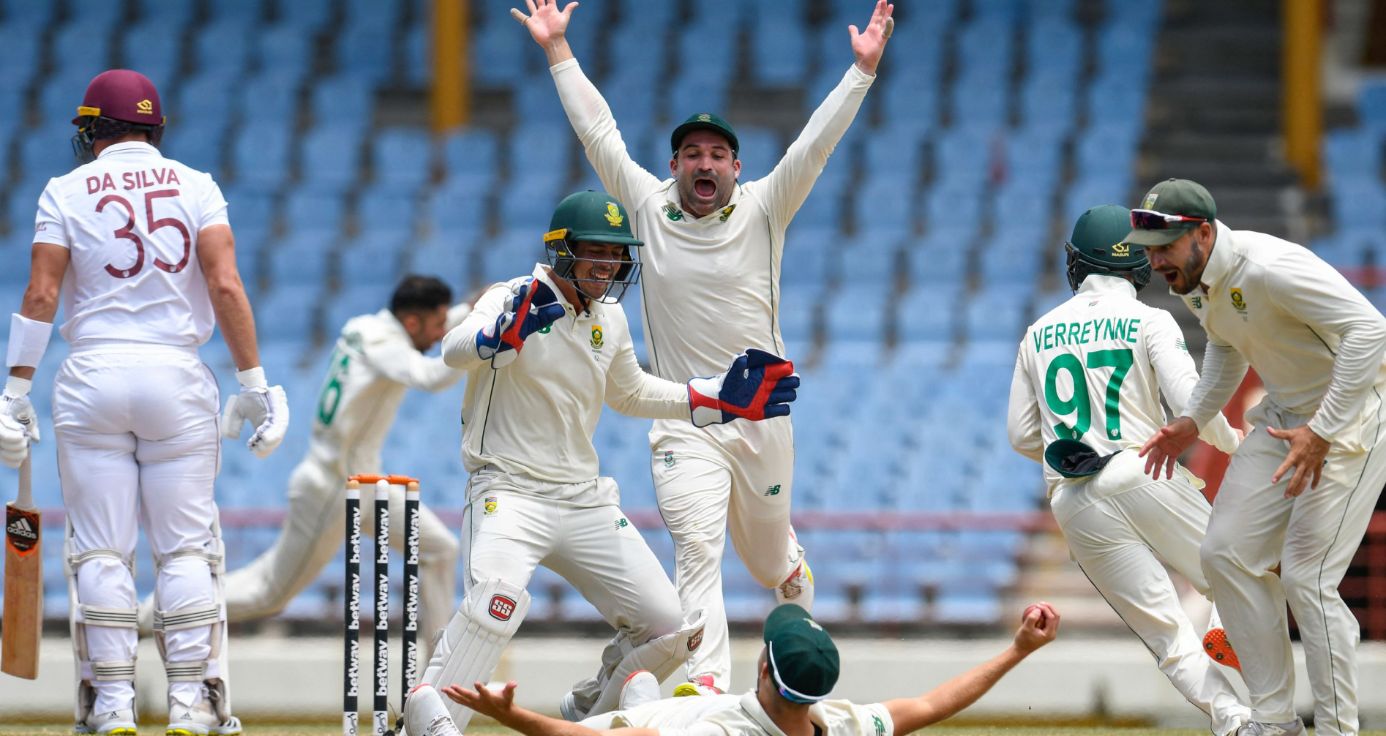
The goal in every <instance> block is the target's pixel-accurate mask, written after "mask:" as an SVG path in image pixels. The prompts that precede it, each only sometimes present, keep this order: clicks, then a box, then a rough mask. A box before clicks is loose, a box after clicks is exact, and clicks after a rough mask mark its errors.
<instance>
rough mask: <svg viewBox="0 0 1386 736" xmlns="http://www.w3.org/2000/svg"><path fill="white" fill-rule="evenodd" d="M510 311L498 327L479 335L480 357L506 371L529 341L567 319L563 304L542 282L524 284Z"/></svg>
mask: <svg viewBox="0 0 1386 736" xmlns="http://www.w3.org/2000/svg"><path fill="white" fill-rule="evenodd" d="M508 306H509V308H508V310H507V311H504V312H501V313H500V315H499V316H497V317H496V322H495V324H493V325H491V326H490V327H483V328H482V329H480V330H478V331H477V333H476V354H477V355H478V356H479V357H480V358H481V359H482V360H489V361H491V367H493V368H502V367H504V366H505V365H508V364H509V363H510V362H511V361H513V360H514V359H515V357H516V356H517V355H519V353H520V350H521V349H523V348H524V343H525V339H526V338H528V337H529V336H530V335H532V334H534V333H535V332H538V331H539V330H542V329H544V328H545V327H548V326H549V325H551V324H553V323H554V322H555V321H556V320H558V319H559V318H560V317H562V316H563V313H564V309H563V305H562V304H559V303H558V297H557V295H555V294H554V292H553V289H551V288H549V285H548V284H546V283H544V282H543V281H540V280H538V279H530V280H529V281H527V282H525V283H524V284H521V285H520V286H519V288H517V289H516V290H515V293H514V294H513V295H511V297H510V302H509V305H508Z"/></svg>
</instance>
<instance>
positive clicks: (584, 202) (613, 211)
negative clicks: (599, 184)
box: [544, 189, 645, 303]
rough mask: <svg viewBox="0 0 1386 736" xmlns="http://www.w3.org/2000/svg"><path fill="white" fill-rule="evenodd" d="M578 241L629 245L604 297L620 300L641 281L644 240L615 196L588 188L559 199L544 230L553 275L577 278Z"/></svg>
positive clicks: (609, 299) (607, 299) (611, 301)
mask: <svg viewBox="0 0 1386 736" xmlns="http://www.w3.org/2000/svg"><path fill="white" fill-rule="evenodd" d="M578 243H607V244H616V245H624V246H627V247H626V249H625V251H626V252H625V254H624V256H623V257H622V258H621V261H620V263H619V265H617V267H616V276H615V278H613V279H612V280H611V282H610V283H609V284H608V285H607V287H606V292H605V293H604V294H603V295H602V301H605V302H610V303H615V302H619V301H621V297H623V296H625V293H626V289H628V288H630V287H631V286H632V285H634V284H635V283H637V282H638V281H640V252H639V246H642V245H644V244H645V243H644V241H642V240H639V239H637V238H636V237H635V235H634V234H632V233H631V229H630V216H629V215H627V214H626V208H625V207H623V206H621V203H620V202H619V201H617V200H616V198H615V197H613V196H611V195H610V194H607V193H606V192H594V191H592V190H590V189H589V190H587V191H583V192H576V193H574V194H569V195H568V196H566V197H564V198H563V201H562V202H559V203H558V208H557V209H555V210H554V212H553V218H552V219H550V220H549V231H548V232H547V233H544V252H545V255H547V256H548V259H549V265H550V266H552V267H553V272H554V275H556V276H558V277H559V278H564V279H568V280H570V281H572V280H577V279H574V278H573V265H574V264H575V263H577V261H578V260H579V259H578V258H577V256H575V255H574V254H573V247H574V246H575V245H577V244H578ZM631 246H635V247H634V248H632V247H631ZM581 260H591V259H581Z"/></svg>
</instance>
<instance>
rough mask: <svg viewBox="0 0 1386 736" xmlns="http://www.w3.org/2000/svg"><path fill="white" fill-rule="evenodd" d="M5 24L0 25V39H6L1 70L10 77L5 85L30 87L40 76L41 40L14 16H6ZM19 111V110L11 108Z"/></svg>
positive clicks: (0, 47) (0, 50)
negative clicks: (32, 81)
mask: <svg viewBox="0 0 1386 736" xmlns="http://www.w3.org/2000/svg"><path fill="white" fill-rule="evenodd" d="M26 4H30V5H47V4H48V3H26ZM5 18H6V20H5V22H4V23H0V37H3V38H4V39H5V43H4V44H0V69H4V70H5V75H6V77H8V78H7V79H6V80H5V81H4V84H6V85H13V86H15V87H17V88H23V87H26V86H28V84H29V82H30V81H31V80H33V79H34V77H36V76H37V75H38V70H39V62H40V56H39V38H38V36H37V34H35V33H33V32H31V31H30V30H28V28H29V26H26V25H24V24H23V23H22V22H21V21H19V20H17V19H15V18H14V17H13V16H10V15H6V16H5ZM9 109H11V110H17V109H18V108H9Z"/></svg>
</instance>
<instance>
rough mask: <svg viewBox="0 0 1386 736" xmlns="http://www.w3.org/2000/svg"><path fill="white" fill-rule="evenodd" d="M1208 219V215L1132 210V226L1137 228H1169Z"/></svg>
mask: <svg viewBox="0 0 1386 736" xmlns="http://www.w3.org/2000/svg"><path fill="white" fill-rule="evenodd" d="M1207 221H1208V218H1206V217H1192V216H1190V215H1167V214H1165V213H1163V212H1156V211H1155V210H1131V227H1132V228H1133V229H1136V230H1169V229H1171V228H1175V227H1179V226H1180V225H1183V224H1185V223H1189V222H1193V223H1199V222H1207Z"/></svg>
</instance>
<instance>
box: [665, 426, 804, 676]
mask: <svg viewBox="0 0 1386 736" xmlns="http://www.w3.org/2000/svg"><path fill="white" fill-rule="evenodd" d="M667 424H668V423H665V422H656V423H655V428H654V429H653V430H652V431H651V432H650V444H651V449H652V450H653V454H652V456H651V459H650V466H651V472H652V474H653V476H654V484H655V497H656V499H657V500H658V503H659V513H660V516H661V517H663V519H664V524H665V526H667V527H668V528H669V534H670V536H672V537H673V539H674V581H675V585H677V586H678V590H679V598H680V600H681V601H682V602H683V608H684V610H685V611H693V610H697V609H699V608H701V609H703V610H704V611H706V612H707V624H706V627H705V628H704V630H703V644H702V646H701V647H699V648H698V650H697V651H696V652H694V653H693V654H692V656H690V657H689V659H688V664H687V668H688V674H689V676H690V677H695V676H701V675H712V678H713V682H714V683H715V684H716V686H717V687H718V688H719V689H721V690H722V691H723V692H728V691H729V689H730V687H731V644H730V641H729V637H728V633H727V610H726V604H725V602H724V599H723V597H722V553H723V550H724V548H725V546H726V537H727V531H728V529H730V531H731V540H732V546H733V547H735V548H736V553H737V555H739V556H740V557H741V559H742V561H743V562H745V564H746V569H747V570H748V571H749V572H750V573H751V577H753V578H755V580H756V581H757V582H759V583H760V584H761V585H763V586H765V587H766V588H770V589H773V588H775V587H776V586H778V585H780V584H781V583H783V582H784V581H785V579H786V578H788V577H789V576H790V574H792V573H793V572H794V571H795V570H796V569H797V568H798V567H799V563H800V562H801V561H803V557H804V549H803V547H801V546H799V543H798V540H797V539H796V538H795V536H794V528H793V526H792V525H791V524H790V517H789V506H790V499H791V498H792V496H793V487H794V431H793V426H792V425H791V424H790V421H789V417H781V418H775V419H769V420H766V421H761V422H746V421H742V420H737V421H736V422H733V423H732V424H726V425H714V426H712V427H707V428H704V429H701V430H700V429H696V428H692V427H682V426H680V427H678V428H676V429H672V431H670V429H671V428H669V427H667ZM685 424H686V423H685Z"/></svg>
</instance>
